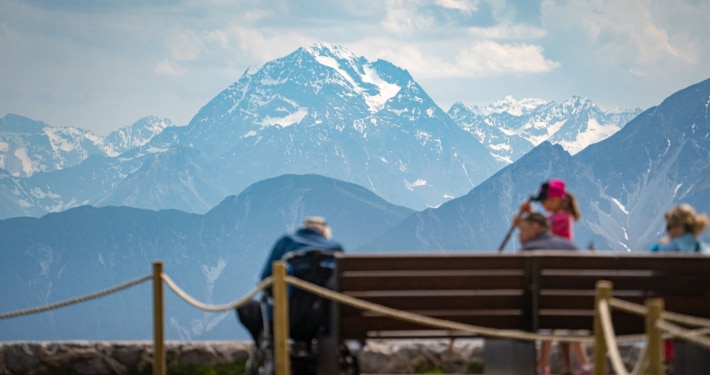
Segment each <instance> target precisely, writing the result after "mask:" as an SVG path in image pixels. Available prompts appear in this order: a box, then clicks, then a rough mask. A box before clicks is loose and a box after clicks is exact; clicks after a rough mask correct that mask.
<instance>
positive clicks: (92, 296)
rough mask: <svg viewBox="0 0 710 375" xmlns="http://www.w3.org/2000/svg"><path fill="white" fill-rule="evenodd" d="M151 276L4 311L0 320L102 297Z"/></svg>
mask: <svg viewBox="0 0 710 375" xmlns="http://www.w3.org/2000/svg"><path fill="white" fill-rule="evenodd" d="M151 278H152V276H151V275H145V276H143V277H139V278H137V279H135V280H132V281H129V282H127V283H124V284H121V285H117V286H115V287H113V288H109V289H106V290H102V291H100V292H96V293H92V294H88V295H85V296H82V297H77V298H72V299H69V300H66V301H62V302H57V303H53V304H50V305H45V306H38V307H34V308H31V309H26V310H19V311H14V312H9V313H5V314H0V320H2V319H7V318H14V317H18V316H22V315H30V314H37V313H41V312H45V311H49V310H54V309H59V308H62V307H66V306H70V305H74V304H77V303H82V302H86V301H90V300H92V299H96V298H100V297H104V296H107V295H109V294H112V293H116V292H119V291H121V290H124V289H128V288H130V287H132V286H135V285H138V284H140V283H142V282H145V281H148V280H150V279H151Z"/></svg>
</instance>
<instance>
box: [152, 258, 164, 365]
mask: <svg viewBox="0 0 710 375" xmlns="http://www.w3.org/2000/svg"><path fill="white" fill-rule="evenodd" d="M162 274H163V262H153V375H165V374H166V368H165V324H164V321H163V320H164V316H165V315H164V310H165V309H164V301H163V278H162Z"/></svg>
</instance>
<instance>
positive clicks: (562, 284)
mask: <svg viewBox="0 0 710 375" xmlns="http://www.w3.org/2000/svg"><path fill="white" fill-rule="evenodd" d="M600 279H602V277H600V276H595V275H544V274H543V275H542V277H541V279H540V288H541V289H543V290H544V289H578V290H594V288H595V286H596V283H597V281H598V280H600ZM606 279H610V280H612V282H613V289H614V290H615V291H624V290H637V291H639V292H640V293H641V294H648V295H652V293H651V292H652V291H654V290H655V291H661V290H662V291H663V292H664V293H663V294H664V295H698V296H701V295H710V290H709V289H710V288H708V285H710V274H708V275H682V276H681V275H679V276H676V277H673V278H668V277H667V276H665V275H650V276H635V275H632V276H627V275H618V276H614V277H608V276H607V277H606ZM656 295H658V293H656Z"/></svg>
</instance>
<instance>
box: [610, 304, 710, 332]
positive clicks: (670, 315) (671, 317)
mask: <svg viewBox="0 0 710 375" xmlns="http://www.w3.org/2000/svg"><path fill="white" fill-rule="evenodd" d="M609 306H611V307H613V308H615V309H619V310H623V311H626V312H629V313H632V314H636V315H641V316H645V315H646V314H647V313H648V309H647V308H646V306H644V305H639V304H638V303H633V302H628V301H624V300H621V299H618V298H613V297H612V298H610V299H609ZM661 318H663V319H665V320H668V321H672V322H676V323H679V324H682V325H686V326H693V327H707V328H708V329H710V319H706V318H700V317H697V316H692V315H686V314H681V313H676V312H672V311H663V312H661Z"/></svg>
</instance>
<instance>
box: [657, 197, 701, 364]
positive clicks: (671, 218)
mask: <svg viewBox="0 0 710 375" xmlns="http://www.w3.org/2000/svg"><path fill="white" fill-rule="evenodd" d="M665 219H666V233H667V234H668V235H667V236H666V237H663V238H661V239H660V240H658V242H656V243H654V244H653V245H652V246H651V251H652V252H661V253H666V252H675V253H689V254H692V253H703V254H706V255H710V254H709V252H710V250H709V249H708V246H707V245H705V244H704V243H703V242H702V241H700V239H699V237H700V234H701V233H702V232H703V229H705V228H706V227H707V226H708V216H707V215H706V214H702V215H699V214H697V213H696V212H695V209H694V208H693V207H692V206H690V205H688V204H679V205H677V206H675V207H673V208H671V209H670V210H668V211H667V212H666V214H665ZM673 356H674V350H673V340H665V341H664V347H663V359H664V362H665V364H666V368H667V369H668V370H667V371H669V373H671V372H672V366H673Z"/></svg>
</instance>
